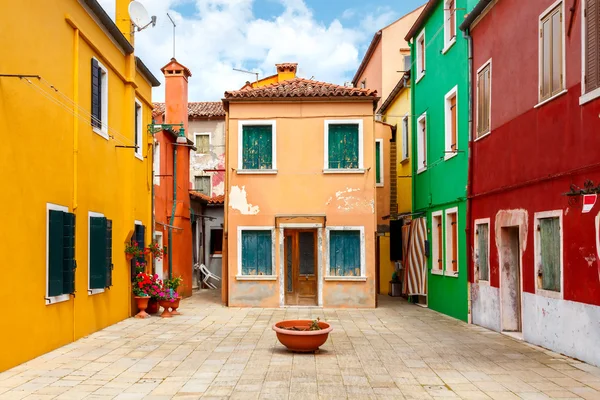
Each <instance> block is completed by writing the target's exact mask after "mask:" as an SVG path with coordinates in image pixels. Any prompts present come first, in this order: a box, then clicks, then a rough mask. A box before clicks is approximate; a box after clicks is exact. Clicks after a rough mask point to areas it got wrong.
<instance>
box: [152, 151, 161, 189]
mask: <svg viewBox="0 0 600 400" xmlns="http://www.w3.org/2000/svg"><path fill="white" fill-rule="evenodd" d="M160 175H161V173H160V142H156V143H155V144H154V184H155V185H156V186H160V178H161V177H160Z"/></svg>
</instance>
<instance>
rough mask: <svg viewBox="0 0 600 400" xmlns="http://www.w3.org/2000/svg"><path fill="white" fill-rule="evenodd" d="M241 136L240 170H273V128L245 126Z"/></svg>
mask: <svg viewBox="0 0 600 400" xmlns="http://www.w3.org/2000/svg"><path fill="white" fill-rule="evenodd" d="M242 135H243V136H242V168H243V169H273V127H272V126H271V125H247V126H244V127H243V128H242Z"/></svg>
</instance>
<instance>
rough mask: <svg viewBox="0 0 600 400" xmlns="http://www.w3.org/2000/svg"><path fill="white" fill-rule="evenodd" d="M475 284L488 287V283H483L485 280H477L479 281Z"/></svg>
mask: <svg viewBox="0 0 600 400" xmlns="http://www.w3.org/2000/svg"><path fill="white" fill-rule="evenodd" d="M477 283H478V284H479V285H484V286H490V281H485V280H483V279H479V280H478V281H477Z"/></svg>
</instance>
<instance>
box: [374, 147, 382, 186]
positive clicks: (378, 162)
mask: <svg viewBox="0 0 600 400" xmlns="http://www.w3.org/2000/svg"><path fill="white" fill-rule="evenodd" d="M375 183H377V184H378V185H380V186H383V141H382V140H377V141H376V142H375Z"/></svg>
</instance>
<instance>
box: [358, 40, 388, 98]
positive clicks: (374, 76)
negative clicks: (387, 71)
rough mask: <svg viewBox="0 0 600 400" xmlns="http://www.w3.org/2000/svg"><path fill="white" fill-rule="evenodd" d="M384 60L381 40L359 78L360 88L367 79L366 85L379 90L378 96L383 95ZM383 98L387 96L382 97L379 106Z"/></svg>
mask: <svg viewBox="0 0 600 400" xmlns="http://www.w3.org/2000/svg"><path fill="white" fill-rule="evenodd" d="M382 62H383V59H382V52H381V40H380V41H379V43H378V44H377V46H376V47H375V50H374V51H373V53H372V54H371V58H370V59H369V62H368V63H367V65H366V67H365V69H364V70H363V71H362V73H361V74H360V78H359V79H358V81H357V83H356V87H359V88H360V87H362V86H361V83H362V82H363V81H364V80H365V79H366V80H367V85H366V87H367V88H368V89H374V90H377V96H379V97H382V96H381V91H382V86H381V84H382V81H381V76H382V70H383V64H382ZM383 100H385V97H382V99H380V100H379V102H378V103H377V106H378V107H379V106H380V105H381V102H382V101H383Z"/></svg>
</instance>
